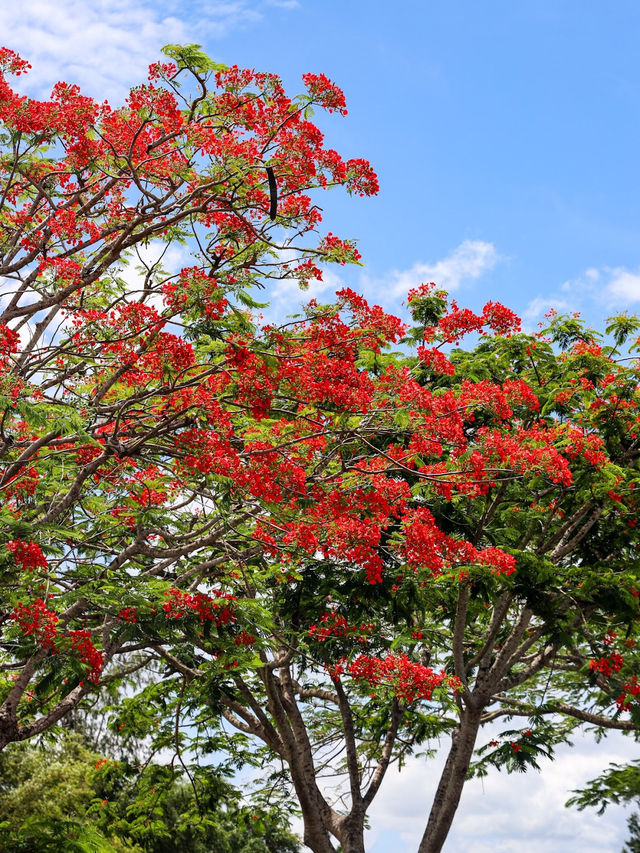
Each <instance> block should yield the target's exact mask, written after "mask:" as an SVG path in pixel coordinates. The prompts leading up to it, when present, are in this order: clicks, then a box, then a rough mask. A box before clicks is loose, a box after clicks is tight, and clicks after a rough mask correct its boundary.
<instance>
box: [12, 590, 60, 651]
mask: <svg viewBox="0 0 640 853" xmlns="http://www.w3.org/2000/svg"><path fill="white" fill-rule="evenodd" d="M11 618H12V619H14V620H15V621H16V622H17V623H18V625H19V626H20V628H21V629H22V632H23V633H24V634H26V635H33V636H34V637H35V638H36V640H37V641H38V642H39V643H40V645H41V646H42V648H44V649H50V650H51V651H53V649H54V647H55V640H56V636H57V634H58V629H57V628H56V623H57V622H58V617H57V615H56V614H55V613H54V612H53V610H49V609H48V608H47V606H46V604H45V603H44V601H43V600H42V599H41V598H37V599H36V600H35V601H34V602H33V604H22V602H18V606H17V607H16V608H14V610H13V611H12V613H11Z"/></svg>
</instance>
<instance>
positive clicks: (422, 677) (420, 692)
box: [334, 654, 459, 705]
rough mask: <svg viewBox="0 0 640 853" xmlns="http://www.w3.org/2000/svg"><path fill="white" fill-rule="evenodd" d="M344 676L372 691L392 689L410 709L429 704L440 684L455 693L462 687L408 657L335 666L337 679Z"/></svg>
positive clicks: (364, 659) (364, 658)
mask: <svg viewBox="0 0 640 853" xmlns="http://www.w3.org/2000/svg"><path fill="white" fill-rule="evenodd" d="M341 672H347V673H348V674H349V675H350V676H351V677H352V678H353V679H354V680H355V681H366V682H367V684H369V685H371V687H386V688H390V689H391V690H392V691H393V692H394V694H395V695H396V696H397V697H398V699H400V700H401V701H402V702H405V703H406V704H407V705H411V704H412V703H413V702H416V701H418V700H427V701H428V700H430V699H431V697H432V695H433V691H434V690H435V689H436V687H439V686H440V685H441V684H445V685H447V686H449V687H450V688H452V689H454V690H455V689H456V688H457V687H458V685H459V681H458V679H457V678H455V676H453V677H452V676H448V675H446V674H445V673H444V672H434V670H433V669H431V668H430V667H427V666H422V664H419V663H416V662H415V661H412V660H410V659H409V658H408V657H407V656H406V655H405V654H399V655H394V654H389V655H387V656H386V657H384V658H379V657H369V656H368V655H358V657H357V658H356V659H355V660H353V661H351V662H350V663H348V664H346V665H343V664H338V665H336V667H335V668H334V673H335V677H339V676H340V674H341Z"/></svg>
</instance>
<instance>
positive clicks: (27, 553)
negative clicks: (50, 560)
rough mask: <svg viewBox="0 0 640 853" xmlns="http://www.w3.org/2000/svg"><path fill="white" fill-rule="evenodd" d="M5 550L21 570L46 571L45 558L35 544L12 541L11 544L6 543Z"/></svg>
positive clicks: (19, 540) (17, 540) (18, 540)
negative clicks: (6, 549) (9, 552)
mask: <svg viewBox="0 0 640 853" xmlns="http://www.w3.org/2000/svg"><path fill="white" fill-rule="evenodd" d="M7 548H8V549H9V551H11V554H12V555H13V559H14V560H15V563H16V565H17V566H19V567H20V568H21V569H24V570H26V571H29V572H33V571H34V570H35V569H45V570H46V568H47V565H48V564H47V558H46V557H45V555H44V554H43V553H42V549H41V548H40V546H39V545H38V544H37V543H36V542H23V541H22V540H21V539H14V540H13V541H12V542H7Z"/></svg>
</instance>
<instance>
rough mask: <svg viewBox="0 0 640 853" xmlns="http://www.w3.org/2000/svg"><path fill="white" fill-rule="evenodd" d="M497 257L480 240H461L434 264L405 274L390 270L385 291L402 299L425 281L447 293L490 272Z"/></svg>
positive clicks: (412, 268) (413, 268)
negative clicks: (433, 283) (387, 289)
mask: <svg viewBox="0 0 640 853" xmlns="http://www.w3.org/2000/svg"><path fill="white" fill-rule="evenodd" d="M498 259H499V256H498V253H497V252H496V249H495V246H494V245H493V243H486V242H485V241H483V240H464V241H463V242H462V243H460V245H459V246H457V247H456V248H455V249H454V250H453V251H452V252H451V253H450V254H449V255H447V256H446V257H445V258H442V259H441V260H439V261H435V262H433V263H416V264H414V265H413V266H412V267H410V268H409V269H406V270H392V271H391V272H390V273H389V276H388V277H387V279H386V284H385V287H386V288H389V289H390V290H391V291H392V292H393V294H394V295H395V296H404V295H406V293H407V292H408V291H409V290H410V289H411V288H412V287H416V286H417V285H419V284H421V283H422V282H425V281H435V283H436V284H437V285H438V286H439V287H441V288H443V289H444V290H447V291H449V292H451V291H454V290H458V288H459V287H460V285H461V284H463V283H465V282H470V281H474V280H475V279H478V278H480V276H482V275H484V274H485V273H487V272H489V271H490V270H492V269H493V268H494V267H495V265H496V263H497V262H498Z"/></svg>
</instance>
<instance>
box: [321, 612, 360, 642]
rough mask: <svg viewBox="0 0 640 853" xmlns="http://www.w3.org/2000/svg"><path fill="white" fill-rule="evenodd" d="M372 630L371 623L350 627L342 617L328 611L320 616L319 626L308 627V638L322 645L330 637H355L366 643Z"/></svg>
mask: <svg viewBox="0 0 640 853" xmlns="http://www.w3.org/2000/svg"><path fill="white" fill-rule="evenodd" d="M374 630H375V625H374V624H373V623H371V622H365V623H363V624H362V625H350V624H349V623H348V621H347V620H346V619H345V618H344V616H342V615H341V614H339V613H335V612H333V611H329V612H325V613H323V614H322V616H321V617H320V624H319V625H311V626H310V628H309V636H310V637H311V638H312V639H314V640H317V641H318V642H319V643H324V642H325V640H328V639H329V638H330V637H356V638H357V639H358V640H359V641H360V642H361V643H366V642H368V640H369V636H370V635H371V634H372V633H373V631H374Z"/></svg>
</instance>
